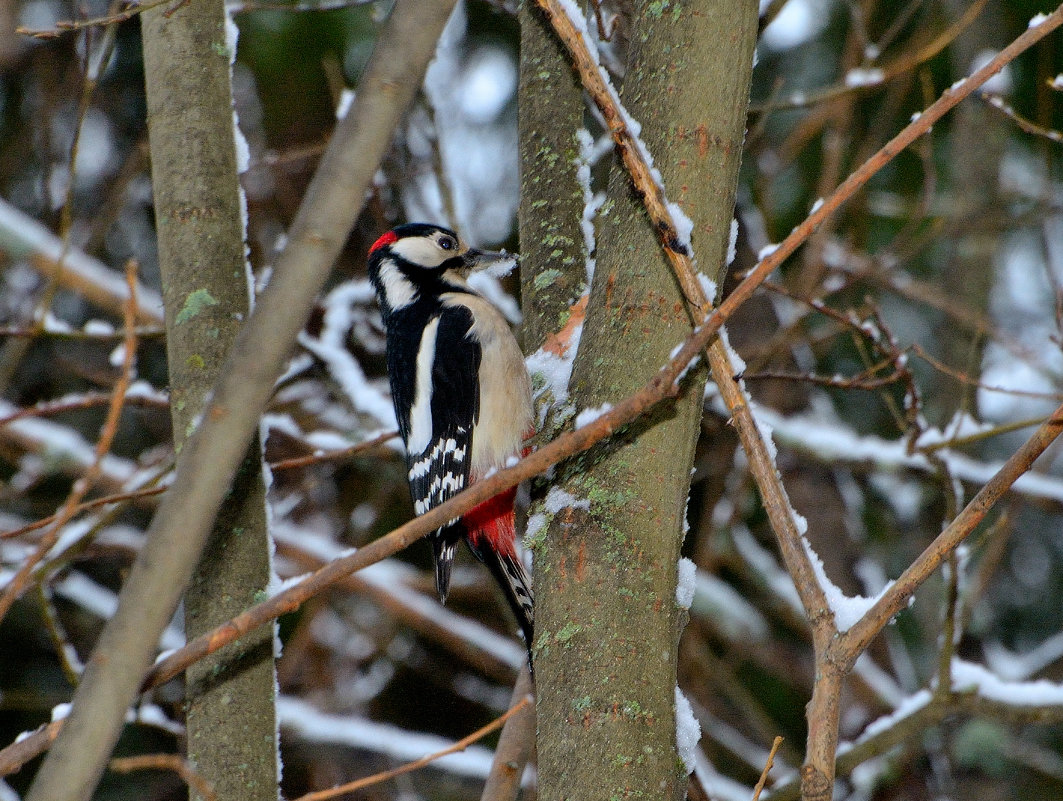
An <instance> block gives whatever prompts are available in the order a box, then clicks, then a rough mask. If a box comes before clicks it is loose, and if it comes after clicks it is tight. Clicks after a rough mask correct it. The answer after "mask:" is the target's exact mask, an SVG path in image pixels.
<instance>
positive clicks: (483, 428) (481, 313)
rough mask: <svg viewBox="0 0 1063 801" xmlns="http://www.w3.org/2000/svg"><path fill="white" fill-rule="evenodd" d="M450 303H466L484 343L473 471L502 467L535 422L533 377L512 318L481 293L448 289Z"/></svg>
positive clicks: (479, 472)
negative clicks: (529, 371)
mask: <svg viewBox="0 0 1063 801" xmlns="http://www.w3.org/2000/svg"><path fill="white" fill-rule="evenodd" d="M442 300H443V303H444V304H446V305H448V306H465V307H467V308H468V309H470V310H471V311H472V313H473V320H474V321H475V322H474V324H473V327H472V328H471V329H470V331H469V336H471V337H473V338H474V339H475V340H476V341H477V342H478V343H479V344H480V351H481V361H480V417H479V421H478V422H477V425H476V428H475V433H474V434H473V439H472V462H471V468H472V477H473V480H476V479H477V478H479V477H482V476H483V475H484V474H486V473H487V472H488V471H489V470H492V469H497V468H501V467H504V466H505V464H506V460H507V459H509V457H511V456H516V455H519V454H520V451H521V449H522V447H523V440H524V435H525V434H527V433H528V432H529V431H530V430H531V427H532V399H531V379H529V377H528V370H527V368H526V367H525V366H524V354H523V353H521V350H520V346H519V345H518V344H517V340H516V338H515V337H514V336H513V332H512V331H511V330H510V328H509V324H508V323H507V322H506V320H505V318H504V317H502V314H501V312H499V311H498V309H496V308H495V307H494V306H492V305H491V304H490V303H489V302H487V301H486V300H484V299H483V298H482V297H480V296H479V295H470V294H466V293H458V292H456V293H453V294H450V293H448V294H445V295H443V296H442Z"/></svg>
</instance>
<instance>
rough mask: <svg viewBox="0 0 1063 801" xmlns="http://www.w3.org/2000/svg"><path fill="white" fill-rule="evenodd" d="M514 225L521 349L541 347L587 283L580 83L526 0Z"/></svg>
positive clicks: (522, 14) (522, 15)
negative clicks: (579, 136)
mask: <svg viewBox="0 0 1063 801" xmlns="http://www.w3.org/2000/svg"><path fill="white" fill-rule="evenodd" d="M517 105H518V108H519V117H518V125H519V140H520V143H519V148H520V180H521V192H520V209H519V215H518V217H519V219H518V225H519V228H520V257H521V270H520V277H521V298H522V300H523V311H524V329H523V330H524V349H525V351H526V352H531V351H534V350H536V349H537V348H539V347H540V346H541V345H542V344H543V341H544V340H545V339H546V337H547V336H549V335H550V334H551V333H553V332H555V331H557V330H559V329H560V328H561V327H562V325H563V324H564V323H565V321H566V315H567V312H568V308H569V305H570V304H571V302H572V301H573V300H575V299H576V298H577V297H578V296H579V295H580V293H582V292H583V290H584V289H585V288H586V283H587V279H586V271H585V269H584V263H585V262H584V256H585V252H584V245H583V229H582V227H581V226H580V219H581V217H582V215H583V190H582V188H581V187H580V183H579V181H578V179H577V177H576V158H577V157H578V155H579V142H578V140H577V138H576V131H577V130H578V129H579V128H580V127H581V126H582V124H583V110H584V107H583V90H582V89H581V88H580V85H579V81H578V80H577V79H576V76H575V74H574V73H573V71H572V69H571V67H570V66H569V63H568V59H567V57H566V55H565V52H564V48H563V47H562V46H561V43H560V42H559V41H558V40H557V37H555V36H554V34H553V32H552V31H551V30H550V26H549V25H548V24H547V23H546V22H545V21H544V20H543V18H542V15H541V14H540V13H539V10H538V8H537V7H536V6H535V4H534V3H533V2H531V0H527V2H525V3H523V4H522V5H521V8H520V85H519V89H518V95H517Z"/></svg>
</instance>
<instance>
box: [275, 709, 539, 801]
mask: <svg viewBox="0 0 1063 801" xmlns="http://www.w3.org/2000/svg"><path fill="white" fill-rule="evenodd" d="M529 704H531V697H530V696H524V698H522V699H521V700H520V701H519V702H517V704H515V705H514V706H511V707H510V708H509V709H508V710H506V712H505V713H503V714H502V715H501V716H500V717H497V718H495V719H494V720H492V721H491V722H490V723H488V724H487V725H486V726H484V727H483V728H480V729H477V730H476V731H474V732H473V733H472V734H470V735H468V736H467V737H462V738H461V739H460V740H458V741H457V742H456V743H454V744H453V745H450V746H448V747H447V748H444V749H443V750H442V751H436V752H435V753H434V754H428V756H423V757H421V758H420V759H418V760H415V761H413V762H407V763H406V764H405V765H400V766H399V767H397V768H393V769H392V770H386V771H383V772H382V773H377V774H374V775H372V776H366V777H365V778H364V779H358V780H356V781H353V782H348V783H347V784H341V785H340V786H339V787H333V788H331V789H329V790H318V791H317V792H313V793H307V794H306V795H301V796H299V797H298V798H296V799H295V801H326V799H330V798H335V797H336V796H338V795H346V794H347V793H353V792H354V791H355V790H361V789H362V788H363V787H370V786H372V785H374V784H380V783H381V782H385V781H388V780H389V779H394V778H395V777H396V776H401V775H403V774H404V773H411V772H412V771H415V770H418V769H419V768H423V767H424V766H425V765H429V764H431V763H432V762H434V761H435V760H437V759H439V758H440V757H445V756H446V755H447V754H455V753H457V752H459V751H464V750H465V749H466V748H468V747H469V746H470V745H472V744H473V743H475V742H476V741H477V740H481V739H483V738H484V737H486V736H487V735H488V734H490V733H491V732H493V731H495V730H496V729H500V728H501V727H502V726H503V724H505V722H506V721H507V720H509V719H510V718H511V717H513V716H514V715H516V714H518V713H519V712H521V711H522V710H523V709H524V708H525V707H526V706H528V705H529Z"/></svg>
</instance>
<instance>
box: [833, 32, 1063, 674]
mask: <svg viewBox="0 0 1063 801" xmlns="http://www.w3.org/2000/svg"><path fill="white" fill-rule="evenodd" d="M1057 13H1058V12H1057ZM1061 433H1063V405H1061V406H1060V407H1059V408H1057V409H1056V410H1055V411H1054V412H1053V413H1052V415H1051V416H1050V417H1049V418H1048V419H1047V420H1045V422H1044V423H1043V424H1042V425H1041V427H1040V428H1038V429H1037V431H1036V432H1035V433H1034V434H1033V436H1032V437H1030V439H1028V440H1027V441H1026V442H1025V443H1024V444H1023V445H1022V447H1021V448H1019V449H1018V450H1017V451H1015V453H1013V454H1012V455H1011V457H1010V458H1009V459H1008V460H1007V461H1006V462H1005V463H1004V464H1003V466H1002V467H1001V468H1000V470H999V471H998V472H997V473H996V475H994V476H993V477H992V478H991V479H990V480H989V481H987V482H986V484H985V486H983V487H982V489H981V490H979V492H978V494H977V495H975V496H974V498H972V499H971V501H970V503H968V504H967V506H965V507H964V509H963V511H962V512H960V513H959V514H958V515H957V516H956V518H955V519H954V520H953V521H952V522H951V523H949V525H948V526H947V527H946V528H945V530H944V531H942V532H941V534H939V535H938V536H937V537H936V538H935V539H934V541H933V542H932V543H930V545H929V546H927V548H926V550H924V551H923V553H922V554H920V555H919V557H918V558H917V559H916V560H915V561H914V562H912V564H911V565H909V566H908V568H907V569H906V570H905V571H904V572H903V573H902V574H901V575H900V577H899V578H898V579H897V580H896V581H895V582H894V583H893V584H891V585H890V586H889V588H888V589H887V590H886V591H885V592H883V593H882V595H881V596H880V597H879V599H878V601H876V602H875V604H874V606H872V607H871V609H869V610H868V611H867V612H866V613H865V614H864V616H863V617H862V618H860V620H859V621H857V623H856V624H855V625H853V627H852V628H850V629H849V630H848V631H844V632H841V633H840V634H839V635H838V637H837V638H835V639H834V641H833V642H832V643H831V645H830V649H829V651H828V654H827V657H828V660H829V661H830V662H831V663H832V664H836V665H839V666H841V668H842V669H843V670H845V671H848V670H849V669H851V668H852V665H853V663H854V662H856V659H857V657H858V656H859V655H860V654H861V653H862V652H863V651H864V649H865V648H867V646H868V645H869V644H870V642H871V640H872V639H874V637H875V635H877V634H878V633H879V632H880V631H881V630H882V629H883V627H884V626H885V625H886V624H887V623H889V621H890V620H892V619H893V616H894V615H896V614H897V613H898V612H900V611H901V609H903V608H904V607H905V606H906V605H907V604H908V601H909V599H910V598H911V597H912V594H913V593H914V592H915V591H916V589H918V587H919V586H920V585H921V584H922V583H923V582H924V581H926V579H927V578H929V576H930V575H931V574H932V573H933V572H934V571H935V570H937V568H938V567H939V566H940V565H941V562H942V561H943V560H944V559H945V558H946V557H947V556H948V555H949V554H950V553H952V551H953V549H955V548H956V546H957V545H959V544H960V543H961V542H963V541H964V539H966V538H967V537H968V536H969V535H970V534H971V532H972V531H974V529H975V527H976V526H977V525H978V524H979V523H980V522H982V520H983V518H985V516H986V514H987V513H988V512H989V510H990V509H991V508H993V505H994V504H996V502H997V501H998V500H1000V498H1001V497H1002V496H1003V495H1004V493H1005V492H1007V491H1008V489H1009V488H1010V487H1011V485H1012V484H1013V483H1014V482H1015V480H1016V479H1017V478H1019V476H1021V475H1023V474H1024V473H1026V472H1027V471H1028V470H1029V469H1030V468H1031V466H1032V465H1033V463H1034V461H1036V459H1037V458H1038V457H1039V456H1040V455H1041V454H1042V453H1044V452H1045V449H1047V448H1048V446H1049V445H1051V444H1052V443H1053V442H1054V441H1055V440H1056V438H1057V437H1058V436H1059V435H1060V434H1061Z"/></svg>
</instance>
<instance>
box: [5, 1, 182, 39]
mask: <svg viewBox="0 0 1063 801" xmlns="http://www.w3.org/2000/svg"><path fill="white" fill-rule="evenodd" d="M171 2H173V0H147V2H142V3H130V4H129V5H128V6H127V7H126V8H125V9H123V10H122V11H116V12H112V13H110V14H104V15H103V16H99V17H90V18H89V19H77V20H61V21H59V22H57V23H56V24H55V27H54V28H25V27H22V26H20V27H18V28H15V33H20V34H22V35H23V36H32V37H34V38H35V39H55V38H58V37H59V36H62V35H63V34H64V33H70V32H71V31H81V30H84V29H85V28H95V27H99V26H102V25H116V24H118V23H119V22H125V21H126V20H127V19H132V18H133V17H135V16H136V15H137V14H140V13H141V12H143V11H147V10H148V9H151V8H156V7H157V6H164V5H166V4H167V3H171Z"/></svg>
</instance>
